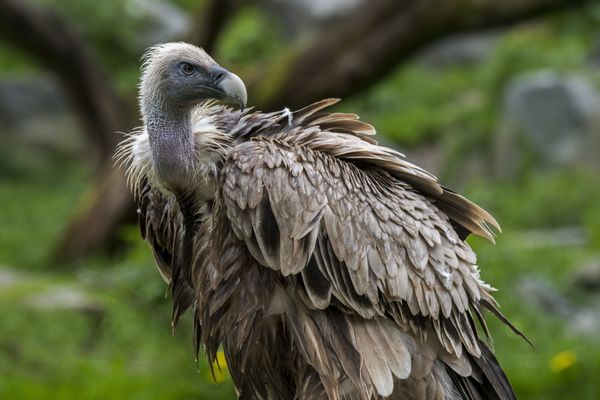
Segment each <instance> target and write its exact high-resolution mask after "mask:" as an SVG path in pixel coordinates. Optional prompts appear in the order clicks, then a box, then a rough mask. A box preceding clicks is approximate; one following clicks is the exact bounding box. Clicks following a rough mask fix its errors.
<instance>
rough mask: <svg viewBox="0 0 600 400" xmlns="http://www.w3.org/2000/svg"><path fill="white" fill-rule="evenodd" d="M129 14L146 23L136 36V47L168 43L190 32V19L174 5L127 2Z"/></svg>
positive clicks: (152, 0)
mask: <svg viewBox="0 0 600 400" xmlns="http://www.w3.org/2000/svg"><path fill="white" fill-rule="evenodd" d="M127 8H128V10H129V12H131V13H132V14H134V15H135V16H137V17H140V18H142V19H143V20H145V21H147V24H146V26H144V27H143V29H141V31H140V34H139V35H138V41H139V43H137V45H138V47H140V48H146V47H148V46H152V45H155V44H156V43H164V42H170V41H172V40H174V39H176V38H181V37H182V36H183V35H185V34H186V33H187V32H189V31H190V26H191V18H190V17H189V16H188V15H187V14H186V13H185V12H184V11H183V10H182V9H180V8H179V7H177V6H176V5H175V4H173V3H171V2H167V1H161V0H128V1H127Z"/></svg>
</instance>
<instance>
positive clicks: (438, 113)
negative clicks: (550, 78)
mask: <svg viewBox="0 0 600 400" xmlns="http://www.w3.org/2000/svg"><path fill="white" fill-rule="evenodd" d="M599 9H600V7H590V9H589V10H587V9H586V10H581V11H578V12H571V13H565V14H564V15H559V16H557V17H553V18H549V19H548V20H547V21H546V23H543V24H539V23H537V24H525V25H522V26H520V27H517V28H515V29H512V30H510V31H509V32H508V33H507V34H504V35H501V36H500V37H499V38H498V40H497V42H496V43H492V44H491V46H493V48H492V51H491V54H490V56H489V57H486V58H485V59H484V60H483V62H482V63H481V64H480V63H475V64H469V63H467V64H464V65H461V64H459V65H454V66H449V67H444V68H439V67H436V66H433V65H430V64H427V63H423V62H417V63H409V64H407V65H402V66H400V67H399V68H398V69H397V70H396V71H395V72H393V73H392V74H391V76H390V77H389V78H388V79H385V80H382V81H381V82H380V83H379V84H377V85H376V86H374V87H373V88H372V89H370V90H367V91H366V92H365V93H360V94H359V95H357V96H355V97H354V98H353V99H351V100H350V101H349V102H348V103H346V102H344V103H342V105H341V106H340V109H349V110H354V109H356V108H358V109H360V110H363V112H362V115H361V117H362V118H363V119H364V120H366V121H369V122H370V123H373V124H374V125H375V127H377V129H378V131H379V132H380V133H382V134H383V135H385V136H387V137H389V138H390V139H392V140H394V141H396V142H397V143H399V144H400V145H401V146H402V147H409V148H410V147H415V146H418V145H421V144H423V143H426V142H429V141H433V140H442V141H443V142H444V143H448V147H449V148H450V149H451V150H452V152H453V154H456V153H458V154H461V155H462V156H464V153H465V151H469V150H470V149H472V148H477V149H478V150H479V151H482V150H485V149H489V147H490V143H489V138H491V136H492V134H493V133H494V131H495V129H496V127H497V126H498V119H499V112H500V111H501V109H502V104H501V101H502V95H503V92H502V91H503V90H504V88H505V87H506V85H507V83H508V82H509V81H510V80H511V79H512V78H513V77H515V76H516V75H518V74H520V73H525V72H528V71H535V70H539V69H552V70H555V71H572V70H577V71H579V72H583V73H586V74H588V75H590V76H595V74H594V73H593V70H591V69H589V68H588V67H587V66H586V61H587V57H588V55H589V49H590V48H591V47H592V45H593V43H594V41H595V40H596V32H597V27H598V20H597V18H596V17H592V15H594V13H596V14H600V12H599V11H598V10H599Z"/></svg>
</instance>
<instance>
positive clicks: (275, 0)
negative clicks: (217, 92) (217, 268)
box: [0, 0, 600, 400]
mask: <svg viewBox="0 0 600 400" xmlns="http://www.w3.org/2000/svg"><path fill="white" fill-rule="evenodd" d="M1 3H2V2H0V6H2V4H1ZM323 3H324V2H321V3H318V2H314V1H302V0H294V1H292V0H290V1H287V0H272V1H238V2H235V1H234V2H233V3H232V4H233V7H230V8H229V9H228V10H227V12H228V13H230V14H231V15H230V16H229V17H228V19H227V21H226V22H225V23H223V26H222V28H220V29H219V31H218V36H217V38H216V39H215V40H214V45H212V47H213V50H212V53H213V55H214V57H215V59H216V60H217V61H219V62H220V63H221V64H222V65H224V66H227V67H229V68H230V69H232V70H234V71H237V68H240V69H241V70H243V71H249V72H247V75H246V76H252V71H253V70H252V68H257V67H256V65H259V66H260V65H268V64H269V63H270V62H271V60H277V59H278V57H280V56H281V54H285V53H286V52H289V50H290V48H295V46H298V47H300V46H305V45H306V43H307V42H309V40H310V38H311V37H314V35H315V32H327V29H328V25H329V24H334V23H338V24H339V23H340V21H343V19H344V18H345V15H346V13H352V12H354V10H355V8H354V7H357V6H356V4H358V3H360V0H353V1H351V0H348V1H342V0H340V1H337V2H335V3H336V4H338V3H339V4H338V5H337V6H336V7H335V8H334V9H335V10H338V11H331V9H332V7H329V8H328V7H323V6H322V5H323ZM315 4H317V5H315ZM318 4H321V7H319V6H318ZM32 6H33V7H36V9H37V10H52V12H53V13H56V14H57V15H60V16H61V18H63V19H64V21H65V22H66V23H68V24H69V25H70V26H72V27H73V31H74V32H76V33H77V34H78V35H80V36H81V37H80V40H81V41H82V42H83V43H86V46H87V48H89V49H92V50H91V52H92V53H93V54H94V56H95V57H97V62H98V64H99V65H100V68H102V70H103V71H105V73H106V75H107V76H108V77H109V80H110V84H111V85H112V87H114V90H115V92H116V94H117V96H119V97H120V98H122V99H124V100H123V101H124V103H125V104H127V106H125V107H129V108H130V109H131V111H130V114H132V115H133V116H132V117H130V119H129V120H128V121H133V122H131V123H129V125H126V126H122V127H121V128H120V129H121V130H123V131H126V130H129V129H131V128H132V127H133V126H134V125H135V118H137V117H136V116H135V109H134V107H135V84H136V80H137V76H138V68H139V62H138V61H139V57H140V55H141V54H142V52H143V49H144V48H145V47H147V46H149V45H151V44H153V43H155V42H159V41H170V40H174V39H186V38H188V37H189V36H186V35H188V34H187V33H186V32H190V31H194V29H195V27H196V25H197V24H200V23H206V20H203V15H204V14H205V13H208V12H209V6H210V4H208V2H206V1H205V2H198V1H193V0H172V1H168V0H152V1H150V0H127V1H120V0H105V1H102V2H97V1H93V0H39V1H36V2H32ZM344 7H346V8H344ZM0 9H2V8H1V7H0ZM340 10H341V11H340ZM331 21H333V22H331ZM0 32H1V29H0ZM311 35H312V36H311ZM5 39H6V38H4V37H3V36H2V35H0V398H3V399H36V400H37V399H64V400H66V399H138V398H139V399H173V400H174V399H232V398H234V392H233V389H232V387H231V383H230V380H229V378H228V376H227V371H226V368H224V369H223V370H222V372H221V373H219V374H217V376H216V377H214V378H213V377H212V376H211V375H210V373H209V372H208V368H207V366H206V363H205V361H204V360H203V359H202V357H201V359H200V360H199V361H198V364H196V362H195V360H194V354H193V351H192V339H191V323H190V322H191V321H190V319H189V316H187V317H188V318H184V319H183V321H182V322H181V323H180V325H179V327H178V329H177V330H176V331H175V333H174V334H172V330H171V327H170V301H169V299H168V298H167V297H168V296H165V293H166V287H165V285H164V284H163V282H162V280H161V279H160V277H159V274H158V273H157V271H156V269H155V267H154V263H153V260H152V257H151V253H150V250H149V249H148V248H147V247H146V245H145V244H144V243H143V242H142V241H141V239H140V237H139V234H138V231H137V227H136V225H135V221H134V219H133V218H128V217H119V220H120V222H119V224H118V226H117V228H116V229H115V230H114V232H113V233H111V235H110V236H111V240H110V241H109V243H105V242H106V241H104V242H103V243H101V244H98V246H95V247H94V248H93V250H90V251H86V252H85V256H80V257H77V258H76V259H68V257H63V256H62V255H61V254H60V251H59V250H57V249H60V242H61V241H63V240H64V237H65V233H64V232H65V229H67V227H68V226H69V225H70V224H71V221H72V220H73V218H76V217H77V216H78V215H80V214H81V213H82V212H85V210H86V207H87V206H89V204H90V202H92V201H97V198H96V200H91V199H94V194H95V193H98V191H100V192H101V190H102V189H98V185H100V184H99V183H98V182H101V181H102V176H103V173H105V171H104V170H103V169H102V167H101V165H103V162H104V163H107V162H109V161H107V160H103V159H102V155H101V154H102V152H101V151H98V150H94V149H93V143H92V144H90V140H89V138H88V136H89V135H88V134H86V126H85V124H81V123H80V117H79V113H80V112H81V111H80V110H79V109H78V107H77V104H75V103H76V102H74V101H72V100H71V98H70V97H69V96H67V95H66V92H65V90H64V81H63V80H60V79H58V78H57V76H56V73H51V72H49V70H48V68H47V67H48V66H47V65H45V64H44V62H43V60H42V62H41V63H40V59H39V57H36V55H35V54H32V52H31V51H30V50H29V49H27V46H22V44H21V43H19V40H15V39H14V38H8V39H6V40H5ZM349 40H350V39H349ZM248 66H254V67H252V68H248ZM599 67H600V5H598V4H597V3H594V2H589V3H586V4H585V5H580V6H575V7H565V9H563V10H559V11H556V12H553V13H550V14H544V15H543V16H539V17H535V18H532V19H528V20H526V21H521V22H520V23H518V24H514V25H511V26H509V27H504V28H497V29H493V30H485V31H476V32H471V33H464V34H460V35H446V36H444V37H443V38H440V39H439V40H436V41H434V42H433V43H431V44H429V45H427V46H423V47H422V48H420V49H419V51H417V52H415V53H414V54H412V56H411V57H410V58H404V59H402V60H399V62H398V63H397V65H395V66H394V68H393V70H392V71H391V72H390V73H388V74H382V76H381V79H377V80H376V82H375V83H374V84H372V85H365V86H366V87H365V88H361V89H360V90H358V91H356V92H355V93H353V94H352V96H349V97H348V98H346V99H345V100H344V101H343V102H342V103H340V104H339V105H338V106H336V107H337V109H339V110H343V111H349V112H356V113H358V114H360V115H361V117H362V119H363V120H366V121H368V122H370V123H373V124H374V125H375V127H376V128H377V130H378V132H379V135H380V140H381V141H382V142H383V143H384V144H386V145H389V146H393V147H396V148H398V149H400V150H401V151H402V152H404V153H406V154H407V155H408V157H409V159H410V160H412V161H415V162H417V163H418V164H420V165H423V166H425V167H427V168H428V169H429V170H431V171H432V172H434V173H435V174H436V175H438V177H439V178H440V180H441V181H442V182H444V183H445V184H446V185H447V186H450V187H452V188H454V189H455V190H458V191H460V192H462V193H464V194H466V195H467V196H468V197H470V198H471V199H472V200H474V201H476V202H477V203H479V204H480V205H482V206H483V207H484V208H486V209H488V210H489V211H491V212H492V214H493V215H495V216H496V217H497V219H498V221H499V222H500V224H501V225H502V228H503V233H502V234H501V235H500V236H499V237H498V239H497V244H496V245H492V244H490V243H488V242H485V241H483V240H479V239H477V238H470V239H469V243H470V244H471V245H472V246H473V247H474V248H475V249H476V251H477V252H478V255H479V265H480V267H481V270H482V276H483V278H484V279H485V280H486V281H488V282H490V283H491V284H492V285H493V286H495V287H497V288H498V289H499V291H498V292H497V299H498V300H499V302H500V304H501V306H502V310H503V312H504V313H505V314H506V315H507V316H508V317H509V318H510V319H511V320H512V321H513V322H514V323H515V325H517V326H518V327H519V328H520V329H521V330H522V331H523V332H524V333H525V334H526V335H527V336H528V337H529V338H530V339H531V340H532V342H534V343H535V345H536V346H537V348H538V351H537V352H536V351H535V350H533V349H531V348H530V347H529V346H528V345H527V344H526V343H524V341H523V340H521V339H519V338H518V337H516V336H515V335H514V334H513V333H511V332H510V331H509V330H507V329H506V328H504V327H503V326H501V325H500V324H498V323H496V321H494V320H493V318H489V320H490V322H491V325H492V330H493V333H494V347H495V350H496V353H497V356H498V358H499V360H500V362H501V364H502V366H503V367H504V369H505V370H506V372H507V375H508V376H509V378H510V380H511V382H512V384H513V385H514V387H515V390H516V392H517V394H518V395H519V396H520V398H523V399H597V398H600V380H599V379H598V377H600V335H599V334H598V332H600V202H599V200H598V199H599V198H600V145H599V144H600V72H599V71H600V69H599ZM50 70H52V68H50ZM54 72H56V71H54ZM323 73H324V74H326V73H327V65H324V66H323ZM242 76H244V75H243V74H242ZM332 79H333V78H332ZM260 95H261V94H260V93H259V94H257V93H252V92H250V93H249V98H250V99H249V103H250V104H253V97H254V98H258V97H260ZM282 106H283V105H282ZM91 154H93V156H91ZM99 154H100V155H99ZM105 158H106V157H105ZM103 171H104V172H103ZM107 201H108V200H107ZM127 215H129V214H127Z"/></svg>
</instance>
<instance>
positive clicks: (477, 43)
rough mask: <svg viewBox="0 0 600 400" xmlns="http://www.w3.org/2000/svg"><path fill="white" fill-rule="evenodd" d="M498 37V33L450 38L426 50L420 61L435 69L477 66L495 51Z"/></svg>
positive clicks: (467, 34) (466, 34)
mask: <svg viewBox="0 0 600 400" xmlns="http://www.w3.org/2000/svg"><path fill="white" fill-rule="evenodd" d="M498 37H499V32H496V31H491V32H486V33H482V32H476V33H463V34H457V35H453V36H449V37H447V38H444V39H442V40H440V41H438V42H436V43H434V44H433V45H431V46H429V47H428V48H427V49H425V50H424V51H423V52H422V53H421V54H419V57H418V60H419V61H421V62H423V63H426V64H428V65H432V66H435V67H449V66H452V65H472V64H477V63H480V62H482V61H484V60H485V59H486V58H487V57H488V56H489V55H490V54H491V53H492V52H493V51H494V48H495V46H496V43H497V42H498Z"/></svg>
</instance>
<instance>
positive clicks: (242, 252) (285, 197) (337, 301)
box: [116, 43, 520, 400]
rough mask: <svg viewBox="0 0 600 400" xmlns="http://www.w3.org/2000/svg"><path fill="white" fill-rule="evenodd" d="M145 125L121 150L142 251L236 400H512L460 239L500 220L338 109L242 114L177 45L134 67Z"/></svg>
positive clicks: (225, 85)
mask: <svg viewBox="0 0 600 400" xmlns="http://www.w3.org/2000/svg"><path fill="white" fill-rule="evenodd" d="M142 61H143V62H142V67H141V78H140V84H139V103H140V112H141V116H142V121H143V126H142V127H141V128H138V129H137V130H135V131H133V132H132V133H131V134H129V135H128V136H127V138H126V139H125V140H124V141H123V142H122V143H121V145H120V146H119V149H118V151H117V153H116V158H117V159H118V160H121V163H123V164H124V165H125V166H126V173H127V176H128V181H129V185H130V187H131V190H132V192H133V195H134V197H135V199H136V201H137V204H138V214H139V219H140V228H141V234H142V237H143V239H144V240H145V241H146V242H147V243H148V244H149V245H150V247H151V249H152V252H153V255H154V258H155V260H156V263H157V265H158V269H159V271H160V273H161V275H162V277H163V279H164V280H165V281H166V282H167V283H168V284H169V286H170V290H171V293H172V301H173V310H172V321H173V325H175V324H176V323H177V320H178V319H179V317H180V316H181V315H182V314H183V313H184V312H185V311H186V310H188V309H191V312H192V313H193V321H194V322H193V325H194V342H195V351H196V355H198V352H199V351H200V349H201V348H202V349H203V351H204V352H205V353H206V355H207V358H208V360H209V362H210V364H212V363H213V362H215V360H216V358H217V353H218V352H219V351H221V349H222V351H223V353H224V356H225V360H226V362H227V367H228V369H229V372H230V374H231V377H232V380H233V383H234V385H235V389H236V393H237V395H238V397H239V398H240V399H249V400H250V399H256V400H258V399H260V400H294V399H298V400H300V399H302V400H313V399H314V400H317V399H319V400H320V399H324V400H377V399H391V400H401V399H402V400H429V399H431V400H433V399H436V400H438V399H439V400H441V399H448V400H454V399H501V400H505V399H515V394H514V392H513V389H512V388H511V385H510V383H509V381H508V379H507V378H506V376H505V374H504V372H503V371H502V369H501V368H500V366H499V364H498V362H497V360H496V358H495V357H494V355H493V353H492V351H491V349H490V346H489V344H488V343H489V342H490V341H489V331H488V328H487V325H486V322H485V320H484V317H483V312H484V310H488V311H491V313H493V314H494V315H496V316H497V317H498V318H500V319H501V320H502V321H503V322H504V323H505V324H507V325H508V326H510V327H511V328H512V329H514V330H515V332H517V333H518V334H520V332H519V331H518V330H517V329H516V328H514V326H512V325H511V323H510V322H509V321H508V320H507V319H506V318H505V317H504V316H503V315H502V314H501V313H500V311H499V310H498V304H497V303H496V301H495V300H494V298H493V297H492V295H491V292H492V291H493V290H494V289H493V288H492V287H491V286H489V285H488V284H487V283H485V282H484V281H483V280H482V279H481V277H480V273H479V269H478V267H477V259H476V256H475V254H474V252H473V250H472V249H471V248H470V247H469V245H468V244H467V243H466V242H465V239H466V237H467V235H469V234H470V233H473V234H476V235H479V236H482V237H484V238H487V239H490V240H492V241H493V238H494V233H495V232H496V231H499V229H500V228H499V226H498V223H497V222H496V221H495V220H494V218H493V217H492V216H491V215H490V214H489V213H488V212H486V211H485V210H483V209H482V208H480V207H479V206H477V205H475V204H474V203H472V202H470V201H469V200H467V199H466V198H464V197H463V196H461V195H459V194H457V193H456V192H453V191H452V190H449V189H447V188H446V187H444V186H442V185H441V184H440V183H438V181H437V180H436V178H435V176H433V175H432V174H431V173H429V172H427V171H425V170H424V169H422V168H420V167H418V166H416V165H414V164H411V163H410V162H408V161H406V160H405V158H404V156H403V155H402V154H400V153H398V152H397V151H394V150H392V149H390V148H387V147H383V146H379V145H378V144H377V142H376V141H375V140H374V139H373V138H372V135H373V134H374V133H375V130H374V128H373V127H372V126H371V125H369V124H368V123H365V122H362V121H361V120H359V117H358V116H357V115H356V114H351V113H340V112H328V111H327V108H328V107H330V106H332V105H333V104H335V103H336V102H337V101H338V99H325V100H321V101H318V102H316V103H313V104H310V105H308V106H306V107H304V108H301V109H298V110H295V111H291V110H289V109H287V108H285V109H283V110H282V111H276V112H269V113H264V112H257V111H253V110H252V109H248V108H245V105H246V101H247V93H246V88H245V86H244V83H243V82H242V80H241V79H240V78H239V77H238V76H237V75H235V74H233V73H231V72H229V71H228V70H226V69H224V68H223V67H221V66H220V65H219V64H217V63H216V62H215V61H214V60H213V59H212V58H211V57H210V56H209V55H208V54H206V53H205V52H204V51H203V50H202V49H200V48H198V47H196V46H193V45H191V44H187V43H167V44H161V45H157V46H155V47H152V48H150V49H149V50H148V51H147V52H146V54H145V55H144V57H143V58H142Z"/></svg>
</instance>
